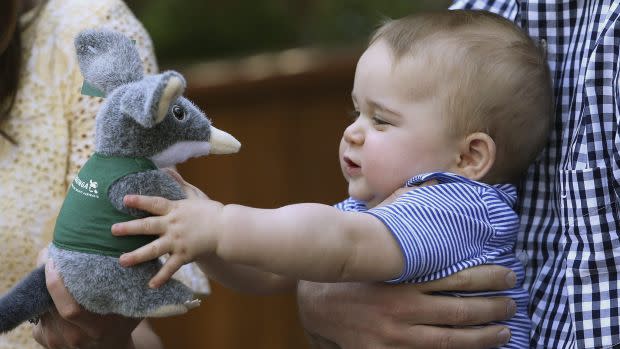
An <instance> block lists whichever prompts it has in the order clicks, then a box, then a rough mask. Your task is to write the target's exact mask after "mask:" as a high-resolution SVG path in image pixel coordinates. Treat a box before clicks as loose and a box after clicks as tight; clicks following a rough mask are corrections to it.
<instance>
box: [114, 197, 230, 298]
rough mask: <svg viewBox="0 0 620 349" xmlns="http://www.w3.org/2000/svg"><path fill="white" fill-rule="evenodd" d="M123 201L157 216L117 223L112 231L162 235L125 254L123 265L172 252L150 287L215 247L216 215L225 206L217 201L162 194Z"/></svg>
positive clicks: (118, 233)
mask: <svg viewBox="0 0 620 349" xmlns="http://www.w3.org/2000/svg"><path fill="white" fill-rule="evenodd" d="M124 204H125V205H126V206H127V207H133V208H137V209H140V210H144V211H147V212H150V213H152V214H154V215H155V216H152V217H147V218H143V219H137V220H133V221H129V222H124V223H117V224H114V225H113V226H112V234H113V235H116V236H126V235H158V236H159V238H157V239H156V240H154V241H153V242H151V243H149V244H147V245H144V246H142V247H140V248H139V249H137V250H135V251H133V252H129V253H125V254H123V255H122V256H121V257H120V263H121V265H122V266H125V267H129V266H132V265H136V264H139V263H143V262H146V261H149V260H152V259H155V258H158V257H160V256H162V255H165V254H166V253H169V254H170V257H169V258H168V260H167V261H166V263H165V264H164V266H163V267H162V268H161V270H160V271H159V272H158V273H157V274H156V275H155V276H154V277H153V278H152V279H151V281H150V282H149V287H152V288H157V287H159V286H161V285H163V284H164V283H165V282H166V281H168V279H170V278H171V277H172V275H173V274H174V273H175V272H176V271H177V270H179V268H181V266H182V265H183V264H186V263H189V262H192V261H194V260H195V259H196V258H197V257H198V256H201V255H204V254H208V253H211V252H213V251H214V250H215V248H216V243H217V240H216V237H215V232H216V230H215V229H213V227H215V226H216V225H217V224H216V222H217V217H218V216H219V212H220V211H221V209H222V207H223V205H222V204H221V203H219V202H217V201H213V200H209V199H206V198H204V199H189V200H187V199H186V200H179V201H171V200H168V199H165V198H161V197H151V196H140V195H127V196H125V198H124Z"/></svg>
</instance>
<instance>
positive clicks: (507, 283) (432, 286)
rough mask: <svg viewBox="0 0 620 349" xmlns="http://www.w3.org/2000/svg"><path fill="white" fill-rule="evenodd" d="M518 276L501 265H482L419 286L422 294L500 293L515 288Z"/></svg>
mask: <svg viewBox="0 0 620 349" xmlns="http://www.w3.org/2000/svg"><path fill="white" fill-rule="evenodd" d="M516 281H517V276H516V274H515V273H514V272H513V271H512V270H510V269H508V268H505V267H502V266H499V265H480V266H477V267H473V268H468V269H464V270H461V271H460V272H458V273H456V274H452V275H450V276H448V277H446V278H442V279H439V280H434V281H430V282H425V283H422V284H418V285H417V286H416V287H417V288H418V290H420V291H421V292H425V293H430V292H438V291H473V292H475V291H500V290H506V289H509V288H512V287H514V285H515V283H516Z"/></svg>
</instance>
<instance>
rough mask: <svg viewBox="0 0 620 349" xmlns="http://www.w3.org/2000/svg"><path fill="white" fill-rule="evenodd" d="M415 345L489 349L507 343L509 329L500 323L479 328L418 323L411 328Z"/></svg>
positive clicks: (454, 348)
mask: <svg viewBox="0 0 620 349" xmlns="http://www.w3.org/2000/svg"><path fill="white" fill-rule="evenodd" d="M411 334H413V335H415V341H416V342H417V345H416V347H419V348H442V349H490V348H497V347H500V346H503V345H505V344H507V343H508V342H509V341H510V330H509V329H508V328H507V327H505V326H501V325H493V326H484V327H480V328H446V327H435V326H424V325H418V326H414V327H413V328H412V331H411Z"/></svg>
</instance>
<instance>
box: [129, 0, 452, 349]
mask: <svg viewBox="0 0 620 349" xmlns="http://www.w3.org/2000/svg"><path fill="white" fill-rule="evenodd" d="M126 2H127V4H128V5H129V6H130V7H131V9H132V10H133V11H134V13H135V15H136V16H137V17H138V18H139V19H140V20H141V21H142V23H143V24H144V26H145V27H146V29H147V31H148V32H149V33H150V34H151V37H152V39H153V42H154V45H155V49H156V54H157V57H158V60H159V64H160V68H161V69H162V70H164V69H174V70H178V71H180V72H181V73H183V74H184V75H185V77H186V78H187V81H188V89H187V92H186V95H187V96H188V97H189V98H190V99H193V100H194V101H195V102H196V103H197V104H198V106H199V107H200V108H202V109H203V110H205V111H206V112H207V114H208V115H209V116H210V117H211V118H212V120H213V122H214V124H215V125H216V126H217V127H218V128H220V129H223V130H226V131H228V132H230V133H231V134H232V135H234V136H235V137H236V138H237V139H239V141H240V142H241V143H242V148H241V151H240V152H239V153H238V154H235V155H229V156H212V157H206V158H203V159H194V160H190V161H188V162H186V163H184V164H182V165H181V166H179V171H180V172H181V174H182V175H183V176H184V177H185V178H186V179H187V180H188V181H189V182H191V183H193V184H194V185H196V186H198V187H199V188H200V189H202V190H203V191H204V192H205V193H207V194H208V195H209V196H210V197H212V198H214V199H216V200H219V201H222V202H224V203H238V204H243V205H250V206H256V207H263V208H272V207H278V206H282V205H286V204H290V203H295V202H321V203H328V204H332V203H335V202H337V201H340V200H342V199H344V198H345V197H346V194H347V193H346V186H345V183H344V180H343V179H342V175H341V173H340V167H339V165H338V155H337V154H338V153H337V149H338V143H339V141H340V136H341V134H342V131H343V130H344V128H345V126H346V125H347V124H348V123H349V122H350V121H351V118H350V116H349V115H350V111H351V110H352V109H351V108H352V107H351V97H350V93H351V86H352V83H353V74H354V71H355V64H356V62H357V59H358V57H359V55H360V54H361V52H362V51H363V50H364V47H365V44H366V42H367V40H368V36H369V35H370V34H371V33H372V31H373V30H374V29H375V28H376V27H377V26H378V25H379V24H380V23H381V22H382V21H384V20H385V19H387V18H398V17H402V16H405V15H407V14H410V13H413V12H416V11H420V10H427V9H443V8H446V7H447V6H448V5H449V3H450V1H444V0H390V1H385V0H256V1H248V0H226V1H204V0H183V1H173V0H127V1H126ZM211 287H212V293H211V295H210V296H209V297H206V298H205V299H204V300H203V304H202V306H201V307H199V308H198V309H196V310H192V311H191V312H190V313H188V314H187V315H183V316H178V317H174V318H167V319H159V320H154V326H155V328H156V330H157V332H158V333H160V335H161V336H162V338H163V340H164V342H165V344H166V347H167V348H175V349H185V348H226V349H237V348H239V349H241V348H243V349H246V348H254V349H267V348H269V349H284V348H287V349H288V348H302V349H304V348H308V345H307V343H306V339H305V335H304V333H303V330H302V328H301V325H300V323H299V320H298V316H297V310H296V301H295V295H294V293H291V294H284V295H276V296H255V295H248V294H240V293H236V292H233V291H230V290H228V289H225V288H223V287H221V286H220V285H218V284H217V283H216V282H213V281H212V282H211Z"/></svg>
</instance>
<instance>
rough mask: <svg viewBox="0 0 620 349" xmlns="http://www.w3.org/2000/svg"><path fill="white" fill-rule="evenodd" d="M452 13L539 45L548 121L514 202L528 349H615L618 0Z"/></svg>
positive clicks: (619, 290) (471, 4)
mask: <svg viewBox="0 0 620 349" xmlns="http://www.w3.org/2000/svg"><path fill="white" fill-rule="evenodd" d="M453 8H474V9H485V10H489V11H492V12H495V13H498V14H500V15H502V16H504V17H506V18H508V19H510V20H512V21H514V22H515V23H517V24H518V25H519V26H521V27H522V28H523V29H524V30H525V31H527V33H529V35H530V36H531V37H533V38H534V39H544V40H545V41H546V43H547V60H548V62H549V68H550V69H551V75H552V77H553V85H554V93H555V122H554V124H553V127H552V128H551V135H550V137H549V143H548V145H547V148H546V149H545V150H544V151H543V152H542V154H541V157H540V158H539V159H538V161H536V162H535V163H534V164H533V165H532V166H531V167H530V168H529V170H528V173H527V176H526V177H525V179H524V181H523V183H522V185H521V188H520V193H519V202H518V203H517V208H518V210H519V212H520V213H521V215H520V216H521V228H520V230H519V234H518V236H517V251H519V253H523V254H524V255H526V256H527V261H528V264H527V266H526V268H525V282H524V286H525V287H526V288H527V289H529V293H530V302H529V303H530V309H529V313H530V317H531V318H532V324H533V327H532V336H531V342H530V347H531V348H539V349H548V348H553V349H572V348H596V349H600V348H611V347H614V348H615V347H618V348H620V326H619V325H618V324H620V204H619V202H620V132H618V131H619V128H620V117H619V116H620V1H618V0H579V1H575V0H573V1H557V0H553V1H552V0H459V1H455V3H454V6H453ZM523 103H527V101H523Z"/></svg>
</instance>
